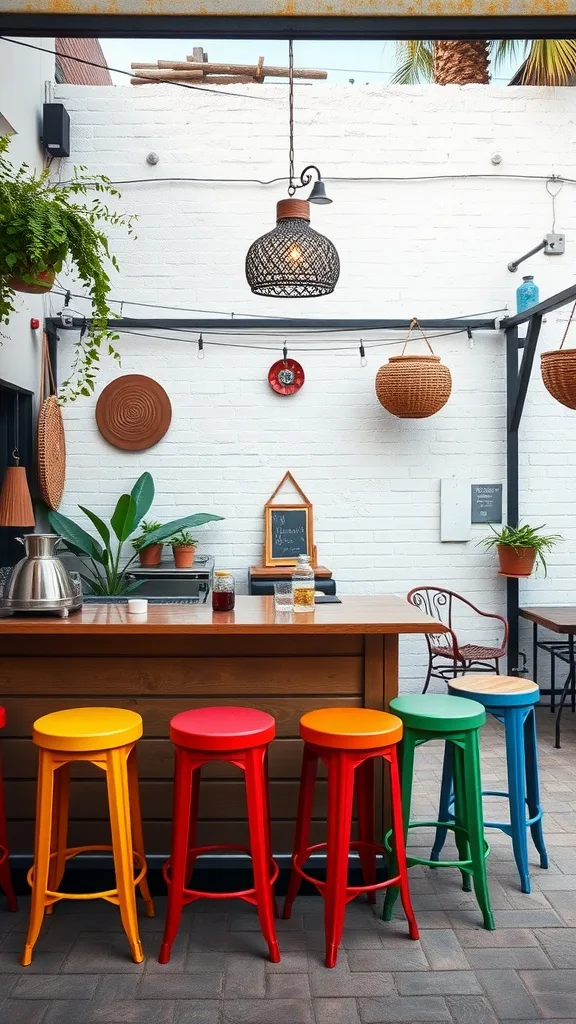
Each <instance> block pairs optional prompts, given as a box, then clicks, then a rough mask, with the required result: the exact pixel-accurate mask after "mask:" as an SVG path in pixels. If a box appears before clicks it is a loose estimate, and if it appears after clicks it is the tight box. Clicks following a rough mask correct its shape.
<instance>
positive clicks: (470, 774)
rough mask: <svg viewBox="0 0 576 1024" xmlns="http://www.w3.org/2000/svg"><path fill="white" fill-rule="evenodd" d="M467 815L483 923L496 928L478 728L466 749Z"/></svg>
mask: <svg viewBox="0 0 576 1024" xmlns="http://www.w3.org/2000/svg"><path fill="white" fill-rule="evenodd" d="M462 760H463V768H464V785H465V793H466V797H465V799H466V815H467V826H468V836H469V840H470V858H471V860H472V869H473V872H474V874H473V882H474V892H475V893H476V899H477V900H478V904H479V906H480V909H481V911H482V916H483V919H484V927H485V928H487V929H488V930H489V931H493V930H494V927H495V925H494V917H493V915H492V908H491V906H490V893H489V890H488V879H487V876H486V858H485V856H484V853H485V849H484V817H483V814H482V780H481V777H480V741H479V734H478V732H477V731H476V730H473V731H472V732H470V733H469V734H468V735H467V737H466V741H465V745H464V752H463V758H462Z"/></svg>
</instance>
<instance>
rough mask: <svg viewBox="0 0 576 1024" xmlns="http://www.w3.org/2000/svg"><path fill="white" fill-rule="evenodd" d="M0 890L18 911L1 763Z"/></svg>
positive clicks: (2, 720)
mask: <svg viewBox="0 0 576 1024" xmlns="http://www.w3.org/2000/svg"><path fill="white" fill-rule="evenodd" d="M5 725H6V712H5V710H4V708H3V707H0V729H3V728H4V726H5ZM0 889H3V890H4V895H5V896H6V899H7V900H8V910H11V911H13V912H14V913H15V912H16V911H17V910H18V904H17V902H16V896H15V895H14V889H13V887H12V879H11V877H10V862H9V859H8V833H7V830H6V811H5V810H4V784H3V782H2V762H1V761H0Z"/></svg>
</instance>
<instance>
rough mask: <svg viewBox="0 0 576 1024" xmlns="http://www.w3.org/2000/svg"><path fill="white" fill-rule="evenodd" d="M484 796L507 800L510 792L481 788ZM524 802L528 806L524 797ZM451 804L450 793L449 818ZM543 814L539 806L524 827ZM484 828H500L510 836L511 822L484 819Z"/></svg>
mask: <svg viewBox="0 0 576 1024" xmlns="http://www.w3.org/2000/svg"><path fill="white" fill-rule="evenodd" d="M485 796H498V797H501V798H502V799H504V800H509V799H510V794H509V793H508V791H507V790H504V789H483V790H482V797H485ZM524 803H525V804H526V806H528V800H527V799H526V798H524ZM453 806H454V796H453V795H452V796H451V797H450V800H449V802H448V814H449V815H450V817H451V818H452V817H453V814H452V810H451V808H452V807H453ZM543 815H544V811H543V809H542V808H540V810H539V811H538V813H537V814H535V815H534V817H533V818H526V828H529V827H530V825H535V824H536V822H537V821H540V819H541V818H542V817H543ZM484 828H499V829H501V831H502V832H505V833H506V835H510V836H511V835H512V824H511V822H509V821H485V822H484Z"/></svg>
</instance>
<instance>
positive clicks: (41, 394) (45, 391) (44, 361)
mask: <svg viewBox="0 0 576 1024" xmlns="http://www.w3.org/2000/svg"><path fill="white" fill-rule="evenodd" d="M46 371H48V378H49V385H48V387H46ZM55 394H56V381H55V380H54V374H53V372H52V360H51V359H50V349H49V348H48V335H47V333H46V331H42V355H41V357H40V388H39V391H38V405H39V406H41V405H42V402H43V401H44V399H45V398H47V397H48V395H55Z"/></svg>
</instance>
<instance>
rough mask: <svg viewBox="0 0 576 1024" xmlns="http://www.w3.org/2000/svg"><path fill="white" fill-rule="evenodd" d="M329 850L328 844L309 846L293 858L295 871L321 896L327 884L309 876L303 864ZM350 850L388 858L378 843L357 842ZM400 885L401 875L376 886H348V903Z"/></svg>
mask: <svg viewBox="0 0 576 1024" xmlns="http://www.w3.org/2000/svg"><path fill="white" fill-rule="evenodd" d="M327 848H328V843H315V845H314V846H307V847H306V849H305V850H304V851H302V853H300V854H298V853H296V854H294V855H293V857H292V867H293V869H294V871H296V872H297V873H298V874H299V875H300V878H304V879H306V881H307V882H310V883H311V884H312V885H314V886H315V887H316V888H317V889H318V892H319V893H320V894H321V895H323V893H324V889H325V888H326V882H322V881H321V880H320V879H318V878H313V877H312V875H309V874H308V873H307V872H306V871H304V868H303V867H302V864H305V863H306V861H307V860H308V858H309V857H311V856H312V854H313V853H316V852H317V851H318V850H326V849H327ZM350 850H353V851H354V852H357V853H359V852H360V851H361V850H368V851H370V852H372V853H376V854H380V855H381V856H382V857H385V856H386V850H385V848H384V847H383V846H380V845H379V844H378V843H364V842H360V840H357V841H355V842H351V843H350ZM399 884H400V875H394V877H393V878H387V879H386V880H385V881H384V882H376V883H375V884H374V885H348V886H346V902H347V903H349V902H350V900H354V899H356V897H357V896H359V895H360V893H362V892H376V891H377V890H378V889H386V888H387V887H388V886H389V885H399Z"/></svg>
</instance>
